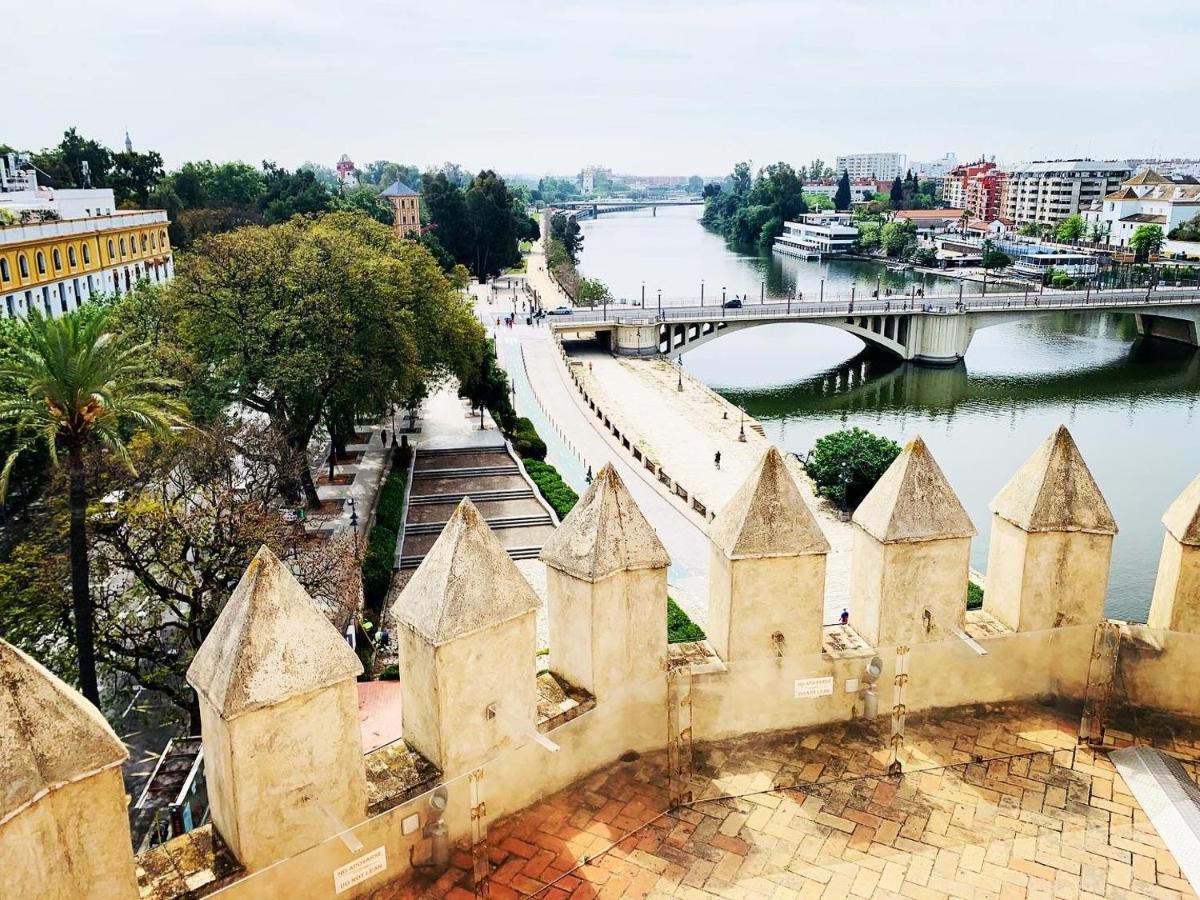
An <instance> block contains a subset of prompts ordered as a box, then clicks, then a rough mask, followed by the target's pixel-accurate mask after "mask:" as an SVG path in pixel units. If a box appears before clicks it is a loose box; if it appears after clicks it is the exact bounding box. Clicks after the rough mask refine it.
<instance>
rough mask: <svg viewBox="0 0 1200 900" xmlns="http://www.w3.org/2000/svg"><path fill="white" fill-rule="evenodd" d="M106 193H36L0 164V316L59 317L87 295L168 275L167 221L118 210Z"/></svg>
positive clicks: (19, 173) (33, 183) (33, 176)
mask: <svg viewBox="0 0 1200 900" xmlns="http://www.w3.org/2000/svg"><path fill="white" fill-rule="evenodd" d="M115 206H116V204H115V203H114V199H113V192H112V191H111V190H109V189H107V188H82V189H77V188H67V189H56V188H48V187H43V186H41V185H39V184H38V183H37V173H36V171H35V170H33V169H32V168H30V167H29V166H27V165H23V164H21V163H20V162H19V161H18V160H17V158H16V157H15V155H13V154H9V155H8V156H7V157H0V317H6V318H14V317H16V316H24V315H26V314H27V313H28V312H29V310H31V309H38V310H40V311H41V312H42V313H44V314H45V315H48V316H60V315H62V314H63V313H65V312H69V311H70V310H73V309H78V308H79V307H80V306H82V305H83V303H84V301H85V300H87V299H88V297H90V296H92V295H93V294H97V293H99V294H123V293H125V292H126V291H128V290H130V289H131V288H132V287H133V286H134V285H135V284H136V283H137V282H138V281H139V280H141V279H143V278H145V279H148V280H150V281H166V280H168V279H170V278H171V277H172V276H173V275H174V272H175V265H174V262H173V260H172V256H171V242H170V239H169V238H168V236H167V225H168V222H167V214H166V213H165V212H164V211H162V210H118V209H116V208H115Z"/></svg>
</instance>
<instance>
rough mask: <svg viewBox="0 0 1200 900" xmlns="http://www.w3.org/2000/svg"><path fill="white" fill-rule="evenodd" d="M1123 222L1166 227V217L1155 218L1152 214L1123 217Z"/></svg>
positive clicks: (1135, 214)
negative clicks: (1145, 223)
mask: <svg viewBox="0 0 1200 900" xmlns="http://www.w3.org/2000/svg"><path fill="white" fill-rule="evenodd" d="M1121 221H1122V222H1148V223H1149V224H1151V225H1166V224H1167V217H1166V216H1155V215H1151V214H1150V213H1134V214H1133V215H1130V216H1121Z"/></svg>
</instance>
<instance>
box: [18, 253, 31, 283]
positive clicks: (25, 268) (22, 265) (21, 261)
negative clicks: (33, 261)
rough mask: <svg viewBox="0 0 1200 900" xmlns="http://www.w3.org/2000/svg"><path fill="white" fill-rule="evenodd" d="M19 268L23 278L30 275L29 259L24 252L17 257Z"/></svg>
mask: <svg viewBox="0 0 1200 900" xmlns="http://www.w3.org/2000/svg"><path fill="white" fill-rule="evenodd" d="M17 268H19V269H20V270H21V277H22V278H28V277H29V260H28V259H26V258H25V254H24V253H22V254H21V255H20V256H18V257H17Z"/></svg>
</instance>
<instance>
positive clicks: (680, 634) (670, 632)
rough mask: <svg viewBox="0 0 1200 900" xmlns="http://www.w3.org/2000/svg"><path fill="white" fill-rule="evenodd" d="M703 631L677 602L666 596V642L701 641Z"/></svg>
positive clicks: (684, 642) (703, 637)
mask: <svg viewBox="0 0 1200 900" xmlns="http://www.w3.org/2000/svg"><path fill="white" fill-rule="evenodd" d="M704 639H705V635H704V631H703V630H702V629H701V628H700V626H699V625H697V624H696V623H695V622H693V621H692V620H691V619H690V618H689V617H688V614H687V613H685V612H684V611H683V610H682V609H680V607H679V604H678V603H676V602H675V601H674V600H672V599H671V598H670V597H668V598H667V643H668V644H686V643H688V642H689V641H702V640H704Z"/></svg>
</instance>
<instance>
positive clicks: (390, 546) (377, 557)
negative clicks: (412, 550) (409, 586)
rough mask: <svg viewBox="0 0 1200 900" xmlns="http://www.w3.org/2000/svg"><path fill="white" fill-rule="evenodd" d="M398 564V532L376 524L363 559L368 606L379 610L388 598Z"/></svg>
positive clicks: (364, 588) (368, 539) (363, 578)
mask: <svg viewBox="0 0 1200 900" xmlns="http://www.w3.org/2000/svg"><path fill="white" fill-rule="evenodd" d="M395 562H396V532H395V531H392V530H391V529H390V528H387V527H385V526H383V525H380V524H378V523H376V525H375V527H374V528H372V529H371V534H370V536H369V537H368V538H367V552H366V555H365V556H364V557H363V563H362V580H363V596H364V597H365V598H366V601H367V605H368V606H370V607H373V608H375V609H379V608H380V607H381V606H382V605H383V601H384V600H385V599H386V598H387V593H388V588H389V587H391V584H392V567H393V566H394V565H395Z"/></svg>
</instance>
